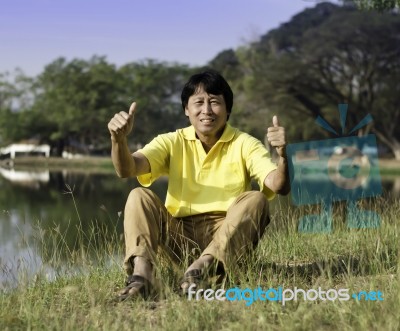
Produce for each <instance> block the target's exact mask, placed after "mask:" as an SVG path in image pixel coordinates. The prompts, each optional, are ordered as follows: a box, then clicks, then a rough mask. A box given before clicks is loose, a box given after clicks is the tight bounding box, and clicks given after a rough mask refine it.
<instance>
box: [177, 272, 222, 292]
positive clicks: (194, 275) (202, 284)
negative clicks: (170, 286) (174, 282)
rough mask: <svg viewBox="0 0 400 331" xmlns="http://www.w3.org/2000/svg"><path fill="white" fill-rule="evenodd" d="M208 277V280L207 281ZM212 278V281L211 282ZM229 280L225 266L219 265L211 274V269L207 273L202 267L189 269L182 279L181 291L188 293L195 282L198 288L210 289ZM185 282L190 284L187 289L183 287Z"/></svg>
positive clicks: (180, 283)
mask: <svg viewBox="0 0 400 331" xmlns="http://www.w3.org/2000/svg"><path fill="white" fill-rule="evenodd" d="M206 278H208V280H207V281H206ZM210 279H211V282H210ZM226 281H227V277H226V273H225V270H224V269H223V267H220V266H218V268H217V269H216V270H215V272H214V273H211V275H210V270H208V271H206V274H204V273H203V270H201V269H192V270H189V271H187V272H186V273H185V274H184V276H183V277H182V279H181V280H180V282H179V291H180V292H181V293H182V294H183V295H187V294H188V289H189V287H190V286H192V285H193V284H195V285H196V289H197V290H198V289H204V290H206V289H208V288H211V287H220V286H223V285H224V284H225V282H226ZM183 283H188V284H189V286H188V287H187V288H186V289H183V288H182V284H183Z"/></svg>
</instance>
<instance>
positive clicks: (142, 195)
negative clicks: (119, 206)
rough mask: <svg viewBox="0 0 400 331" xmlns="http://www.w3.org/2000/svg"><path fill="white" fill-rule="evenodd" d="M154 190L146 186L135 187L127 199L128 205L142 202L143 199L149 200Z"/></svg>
mask: <svg viewBox="0 0 400 331" xmlns="http://www.w3.org/2000/svg"><path fill="white" fill-rule="evenodd" d="M153 194H154V193H153V192H152V191H151V190H149V189H147V188H144V187H136V188H134V189H133V190H132V191H131V192H130V193H129V196H128V199H127V200H126V205H133V206H135V205H137V203H140V202H142V201H143V200H147V199H149V198H151V197H152V196H153Z"/></svg>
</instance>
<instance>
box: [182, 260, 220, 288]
mask: <svg viewBox="0 0 400 331" xmlns="http://www.w3.org/2000/svg"><path fill="white" fill-rule="evenodd" d="M213 262H214V256H212V255H203V256H201V257H199V258H198V259H197V260H196V261H194V262H193V263H192V264H191V265H190V266H189V268H187V270H186V272H185V276H184V278H185V281H184V282H183V283H182V284H181V289H182V290H183V292H184V293H186V291H187V289H188V288H189V286H190V285H192V284H196V280H197V281H199V280H200V278H202V277H204V274H205V271H206V270H207V269H208V268H209V267H210V266H211V265H212V263H213ZM197 271H198V272H197ZM186 279H187V280H186Z"/></svg>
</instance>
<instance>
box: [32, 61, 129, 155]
mask: <svg viewBox="0 0 400 331" xmlns="http://www.w3.org/2000/svg"><path fill="white" fill-rule="evenodd" d="M119 82H120V79H119V75H118V73H117V70H116V68H115V66H114V65H111V64H109V63H107V62H106V60H105V58H104V57H97V56H94V57H92V58H91V59H90V60H89V61H85V60H79V59H74V60H72V61H71V62H67V61H66V60H65V59H64V58H59V59H57V60H55V61H53V62H52V63H50V64H49V65H47V66H46V68H45V70H44V72H43V73H42V74H40V75H39V77H38V78H37V80H36V85H35V92H36V98H35V103H34V105H33V112H34V113H35V114H40V115H41V118H42V121H43V122H44V123H45V125H44V127H45V128H44V130H43V131H41V136H42V138H43V139H45V140H48V142H49V143H50V144H51V145H52V146H53V147H54V148H55V149H56V154H57V155H61V153H62V151H63V150H64V147H65V146H66V145H67V146H74V147H75V148H79V149H80V151H81V152H82V151H83V152H85V151H86V152H88V151H89V150H90V149H91V147H92V146H101V145H102V144H105V143H106V142H108V140H109V139H107V138H108V136H107V129H106V123H107V119H108V118H109V117H110V116H111V114H113V113H114V112H117V111H119V110H120V109H121V107H122V106H123V100H122V99H121V98H120V95H121V89H120V87H121V84H120V83H119Z"/></svg>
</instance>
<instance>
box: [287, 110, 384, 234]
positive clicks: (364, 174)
mask: <svg viewBox="0 0 400 331" xmlns="http://www.w3.org/2000/svg"><path fill="white" fill-rule="evenodd" d="M347 106H348V105H347V104H339V112H340V119H341V124H342V135H339V133H337V132H336V131H335V130H334V129H333V128H332V127H331V126H330V125H329V124H328V123H327V122H325V121H324V120H323V119H322V118H321V117H318V118H317V120H316V122H317V124H319V125H321V126H322V127H323V128H324V129H326V130H328V131H330V132H333V133H335V134H336V135H338V136H339V137H338V138H333V139H326V140H319V141H308V142H302V143H295V144H289V145H288V146H287V148H286V152H287V155H288V161H289V162H288V164H289V176H290V184H291V192H292V193H291V196H292V202H293V204H295V205H297V206H300V205H311V204H321V213H320V214H318V215H306V216H304V217H302V218H301V219H300V222H299V227H298V229H299V231H300V232H330V231H331V230H332V204H333V203H334V202H335V201H347V226H348V227H349V228H376V227H378V226H379V225H380V217H379V215H378V214H377V213H376V212H374V211H368V210H361V209H359V208H358V207H357V205H356V201H357V200H359V199H362V198H367V197H375V196H379V195H381V194H382V184H381V178H380V174H379V167H378V151H377V144H376V137H375V135H373V134H369V135H366V136H362V137H357V136H343V135H344V131H345V122H346V115H347ZM371 121H372V117H371V116H370V115H367V116H366V117H365V118H364V119H363V120H362V121H361V122H360V123H359V124H358V125H357V126H356V127H355V128H353V129H352V130H351V131H350V132H349V134H352V133H354V132H355V131H357V130H358V129H359V128H361V127H363V126H364V125H366V124H368V123H369V122H371Z"/></svg>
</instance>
